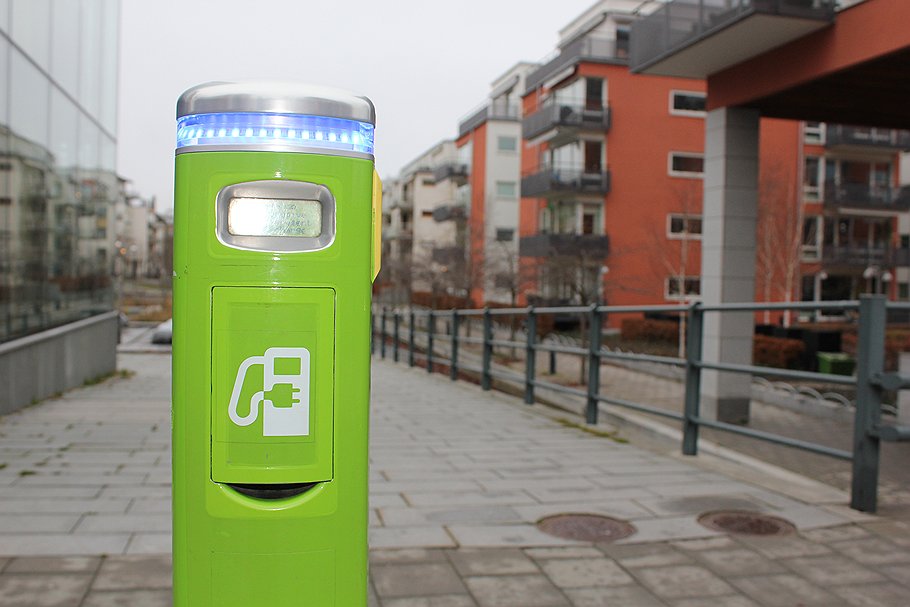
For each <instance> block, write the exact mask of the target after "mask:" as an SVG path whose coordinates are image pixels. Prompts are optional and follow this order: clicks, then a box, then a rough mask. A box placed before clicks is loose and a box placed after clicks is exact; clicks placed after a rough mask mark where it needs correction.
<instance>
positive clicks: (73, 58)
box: [50, 0, 79, 99]
mask: <svg viewBox="0 0 910 607" xmlns="http://www.w3.org/2000/svg"><path fill="white" fill-rule="evenodd" d="M51 30H52V33H53V37H52V39H51V70H50V71H51V75H52V76H53V77H54V80H56V82H57V84H59V85H60V86H62V87H63V88H64V89H65V90H66V92H67V93H69V94H70V95H71V96H72V97H73V98H74V99H75V98H76V97H77V95H78V93H79V0H58V2H55V3H54V10H53V15H52V23H51Z"/></svg>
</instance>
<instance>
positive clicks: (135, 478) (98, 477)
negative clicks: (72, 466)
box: [16, 473, 146, 487]
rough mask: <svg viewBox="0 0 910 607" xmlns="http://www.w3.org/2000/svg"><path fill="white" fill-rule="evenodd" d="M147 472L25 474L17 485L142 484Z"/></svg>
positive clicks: (83, 485) (81, 485) (80, 485)
mask: <svg viewBox="0 0 910 607" xmlns="http://www.w3.org/2000/svg"><path fill="white" fill-rule="evenodd" d="M145 477H146V475H145V474H107V475H105V474H93V475H77V474H59V475H51V474H40V473H39V474H36V475H34V476H25V477H23V478H21V479H20V480H19V482H18V483H16V486H17V487H41V486H45V487H46V486H56V487H86V486H88V487H92V486H106V485H141V484H142V483H143V482H144V481H145Z"/></svg>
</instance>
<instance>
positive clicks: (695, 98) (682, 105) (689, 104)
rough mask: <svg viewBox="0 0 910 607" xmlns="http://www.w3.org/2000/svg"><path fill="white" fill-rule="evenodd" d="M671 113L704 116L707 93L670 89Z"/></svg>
mask: <svg viewBox="0 0 910 607" xmlns="http://www.w3.org/2000/svg"><path fill="white" fill-rule="evenodd" d="M670 113H671V114H676V115H681V116H704V115H705V94H704V93H696V92H692V91H670Z"/></svg>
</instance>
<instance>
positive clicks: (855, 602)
mask: <svg viewBox="0 0 910 607" xmlns="http://www.w3.org/2000/svg"><path fill="white" fill-rule="evenodd" d="M834 592H836V593H837V594H838V595H840V596H841V597H843V598H844V599H846V601H847V603H849V604H850V605H851V607H902V606H905V605H907V602H908V595H907V589H906V588H904V587H902V586H898V585H897V584H891V583H886V584H873V585H868V586H842V587H838V588H835V589H834Z"/></svg>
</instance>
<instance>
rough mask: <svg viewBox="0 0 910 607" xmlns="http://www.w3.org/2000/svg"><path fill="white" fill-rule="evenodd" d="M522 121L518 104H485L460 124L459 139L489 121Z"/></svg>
mask: <svg viewBox="0 0 910 607" xmlns="http://www.w3.org/2000/svg"><path fill="white" fill-rule="evenodd" d="M520 119H521V108H519V107H518V104H517V103H485V104H484V105H483V107H481V108H480V109H479V110H477V111H475V112H473V113H471V114H469V115H468V117H467V118H465V119H464V120H462V121H461V122H459V123H458V137H459V138H461V137H463V136H464V135H467V134H468V133H470V132H471V131H473V130H474V129H476V128H477V127H479V126H480V125H481V124H483V123H484V122H486V121H487V120H511V121H518V120H520Z"/></svg>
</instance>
